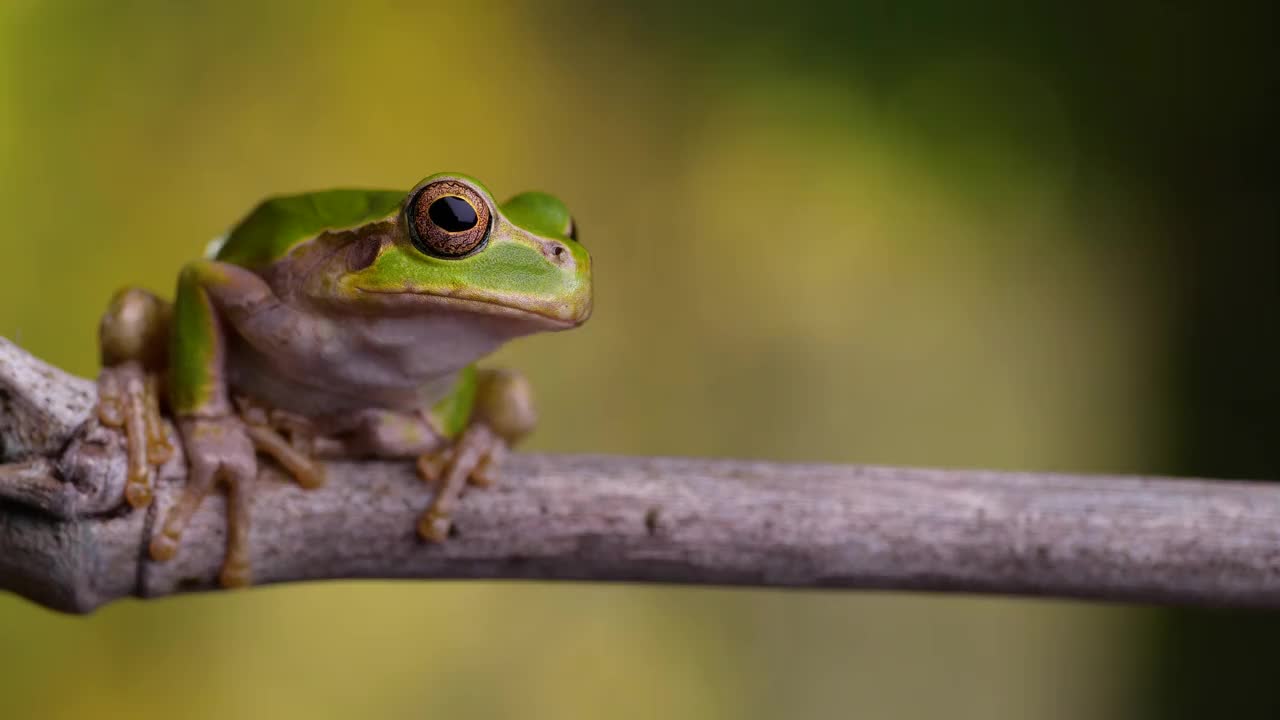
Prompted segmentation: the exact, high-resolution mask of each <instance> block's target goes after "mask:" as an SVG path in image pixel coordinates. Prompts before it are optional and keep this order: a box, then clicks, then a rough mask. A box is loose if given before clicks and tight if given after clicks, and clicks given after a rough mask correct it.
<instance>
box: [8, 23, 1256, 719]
mask: <svg viewBox="0 0 1280 720" xmlns="http://www.w3.org/2000/svg"><path fill="white" fill-rule="evenodd" d="M1275 14H1276V11H1275V10H1274V9H1273V5H1272V4H1268V3H1257V4H1255V5H1247V4H1230V3H1227V4H1222V3H1219V4H1201V5H1200V6H1191V5H1185V4H1169V3H1160V2H1153V1H1149V0H1139V1H1138V2H1133V3H1125V4H1120V5H1115V6H1107V5H1099V6H1098V7H1097V8H1095V9H1089V8H1088V7H1087V6H1081V5H1078V4H1058V3H1040V4H1038V5H1032V4H1025V3H1012V2H1009V3H951V2H941V1H939V2H930V1H925V0H912V1H910V2H898V3H893V2H830V3H828V2H801V1H799V0H797V1H796V2H790V3H760V4H757V3H742V2H728V1H727V0H707V1H705V2H697V3H690V2H672V1H670V0H656V1H653V2H645V3H632V4H628V3H621V2H613V3H592V2H576V1H574V0H551V1H548V2H526V3H518V2H516V3H500V2H484V1H481V2H470V3H443V2H409V1H407V0H369V1H366V2H359V3H342V2H333V1H327V0H326V1H321V0H310V1H307V2H272V3H262V2H232V1H228V0H223V1H221V2H217V1H212V0H210V1H205V2H195V1H188V2H180V3H174V2H141V1H137V0H97V1H94V0H83V1H80V2H70V1H64V2H53V1H50V2H39V1H35V0H3V2H0V219H2V221H3V225H4V229H3V231H2V232H0V267H3V269H4V273H3V280H2V281H0V334H3V335H5V336H7V337H10V338H13V339H16V340H17V341H19V342H20V343H22V344H23V345H25V346H26V347H28V348H29V349H31V350H32V351H34V352H35V353H37V354H38V355H40V356H42V357H44V358H46V359H48V360H50V361H53V362H55V363H57V364H59V365H61V366H63V367H66V368H68V369H70V370H73V371H75V372H79V373H82V374H92V373H94V372H95V370H96V358H95V349H94V330H95V323H96V318H97V315H98V313H99V311H100V310H101V308H102V306H103V304H104V301H105V299H106V298H107V297H108V296H109V294H110V293H111V291H112V290H113V289H115V288H116V287H118V286H120V285H122V284H126V283H137V284H142V285H144V286H147V287H150V288H152V289H155V290H157V291H161V292H165V293H166V294H168V293H170V292H171V290H170V288H171V287H172V284H173V280H174V278H175V274H176V272H177V270H178V268H179V267H180V265H181V264H182V263H183V262H184V261H186V260H188V259H191V258H192V257H194V256H195V255H196V254H197V253H199V252H200V251H201V249H202V248H203V245H204V243H205V241H206V240H207V239H208V238H210V237H212V236H214V235H216V234H218V233H220V232H221V231H223V230H224V229H225V228H226V227H227V226H228V225H229V224H230V223H232V222H233V221H235V220H236V219H237V218H238V217H239V216H240V214H241V213H243V212H244V211H245V210H246V209H247V208H249V207H250V206H251V205H252V204H253V203H254V202H255V201H256V200H257V199H259V198H260V197H262V196H263V195H266V194H270V193H278V192H287V191H300V190H306V189H319V188H325V187H331V186H375V187H405V188H407V187H408V186H410V185H412V184H413V183H414V182H415V181H417V180H418V179H419V178H420V177H422V176H424V175H427V174H429V173H432V172H435V171H438V170H444V169H456V170H463V171H466V172H468V173H471V174H474V175H476V176H478V177H480V178H481V179H483V180H484V181H485V182H486V183H487V184H488V185H489V186H490V187H491V188H493V189H494V190H495V191H496V192H497V193H498V194H499V195H504V196H505V195H510V194H514V193H515V192H518V191H520V190H524V189H532V188H540V189H547V190H551V191H554V192H555V193H557V194H558V195H560V196H561V197H563V198H564V199H565V200H566V201H567V202H568V203H569V205H570V207H572V208H573V209H574V213H575V215H576V216H577V219H578V222H579V225H580V227H581V232H582V237H583V239H584V241H585V242H586V243H587V245H588V247H589V248H590V249H591V251H592V252H593V254H594V257H595V262H596V267H597V273H598V274H597V278H598V280H597V287H598V296H597V304H596V308H597V309H596V314H595V317H594V318H593V319H592V320H591V322H590V323H588V324H587V325H586V326H585V327H583V328H582V329H580V330H577V331H574V332H572V333H568V334H563V335H556V336H547V337H537V338H531V339H528V340H525V341H522V342H519V343H517V344H515V345H513V346H511V347H510V348H508V349H504V350H503V351H502V352H501V353H500V360H501V361H503V362H506V363H510V364H513V365H518V366H520V367H521V368H523V369H524V370H525V371H527V372H528V373H529V374H530V375H531V376H532V378H533V380H534V382H535V384H536V387H537V389H538V390H539V396H540V401H541V407H542V412H543V418H544V422H543V425H542V428H541V429H540V430H539V432H538V433H537V434H536V436H535V437H534V438H533V439H532V441H531V442H530V443H529V446H530V447H531V448H535V449H539V450H555V451H565V452H574V451H591V452H612V453H636V454H687V455H727V456H743V457H759V458H771V459H777V460H821V461H833V462H872V463H890V464H905V465H933V466H965V467H970V466H972V467H990V468H1010V469H1013V468H1017V469H1046V470H1063V471H1079V472H1088V471H1107V472H1146V473H1155V472H1159V473H1178V474H1200V475H1207V476H1216V477H1245V478H1258V479H1266V478H1270V479H1276V478H1280V449H1278V446H1280V443H1278V442H1277V440H1280V423H1278V421H1277V419H1276V417H1277V416H1276V408H1277V406H1278V401H1280V377H1278V375H1280V372H1278V371H1280V322H1278V321H1277V320H1278V312H1277V311H1278V309H1280V219H1278V217H1280V215H1278V211H1277V207H1278V206H1280V202H1278V201H1280V190H1278V186H1277V182H1276V178H1277V174H1276V170H1275V168H1276V166H1277V160H1280V158H1278V157H1277V153H1276V152H1275V146H1274V144H1273V143H1272V142H1271V141H1272V140H1273V139H1274V136H1275V128H1276V127H1277V126H1278V125H1277V122H1276V120H1277V118H1276V114H1275V112H1274V105H1275V102H1276V98H1277V97H1280V92H1277V91H1278V88H1277V82H1276V75H1275V73H1274V72H1273V71H1271V70H1270V67H1271V66H1273V65H1280V63H1277V62H1276V60H1277V57H1276V56H1277V55H1280V49H1278V45H1277V43H1276V42H1275V28H1276V27H1280V23H1277V22H1276V21H1277V18H1276V17H1274V15H1275ZM1278 647H1280V622H1278V621H1277V620H1276V619H1275V618H1274V617H1271V616H1263V615H1251V614H1245V613H1228V612H1216V613H1210V612H1173V611H1168V610H1155V609H1150V608H1139V607H1126V606H1114V605H1113V606H1106V605H1100V604H1086V603H1067V602H1046V601H1034V600H1019V599H1001V598H973V597H941V596H924V595H899V594H888V593H844V594H842V593H832V592H786V593H783V592H757V591H746V590H705V589H701V590H690V589H672V588H665V589H663V588H647V587H639V586H636V587H617V586H615V587H595V586H590V585H585V584H558V585H554V586H553V585H548V584H499V583H494V584H484V583H439V582H433V583H368V582H364V583H327V584H315V585H309V586H295V587H280V588H269V589H259V590H254V591H251V592H245V593H237V594H234V595H221V596H198V597H184V598H178V599H168V600H164V601H158V602H151V603H143V602H122V603H119V604H116V605H113V606H111V607H108V608H106V609H104V610H102V611H100V612H98V613H97V614H95V615H93V616H92V617H88V618H69V617H64V616H59V615H56V614H53V613H50V612H48V611H45V610H43V609H40V608H37V607H34V606H32V605H30V604H27V603H25V602H23V601H21V600H19V599H18V598H16V597H12V596H4V597H0V717H3V718H6V719H7V718H28V717H30V718H83V717H112V716H127V717H131V718H173V717H190V718H225V717H246V716H255V715H256V716H273V717H280V718H321V717H351V716H355V715H357V714H359V715H367V716H370V717H387V718H411V717H414V718H416V717H431V716H440V715H441V714H448V715H449V716H452V717H467V718H470V717H479V718H483V717H514V716H519V717H524V718H531V719H532V718H597V717H621V718H629V717H634V718H654V717H664V718H775V717H860V718H949V719H953V720H959V719H961V718H982V719H995V718H1099V719H1101V718H1165V717H1187V718H1192V717H1209V716H1214V717H1218V716H1222V717H1234V718H1244V717H1260V718H1261V717H1270V718H1274V717H1280V706H1278V705H1277V702H1278V698H1280V694H1277V693H1275V692H1274V690H1273V689H1272V688H1273V687H1274V682H1275V681H1276V676H1277V670H1278V668H1280V664H1278V663H1277V662H1276V658H1277V648H1278Z"/></svg>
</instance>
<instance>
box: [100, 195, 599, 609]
mask: <svg viewBox="0 0 1280 720" xmlns="http://www.w3.org/2000/svg"><path fill="white" fill-rule="evenodd" d="M591 306H592V298H591V259H590V257H589V255H588V254H587V251H586V249H585V248H584V247H583V246H582V244H581V243H580V242H579V241H578V238H577V231H576V227H575V225H574V221H573V218H572V216H571V215H570V214H569V211H568V209H567V208H566V207H565V205H564V203H562V202H561V201H560V200H558V199H556V198H555V197H553V196H551V195H548V194H546V193H541V192H526V193H522V194H519V195H516V196H514V197H512V198H511V199H509V200H507V201H506V202H505V203H502V204H501V205H499V204H498V203H496V202H494V199H493V196H492V195H491V194H490V193H489V191H488V190H487V189H485V187H484V186H483V185H481V184H480V183H479V182H477V181H476V180H474V179H473V178H470V177H468V176H466V175H461V174H457V173H444V174H438V175H432V176H430V177H428V178H426V179H425V180H423V181H422V182H420V183H418V184H417V185H416V186H415V187H414V188H413V189H411V190H410V191H409V192H407V193H406V192H403V191H394V190H388V191H382V190H329V191H324V192H312V193H306V194H301V195H289V196H280V197H274V198H271V199H268V200H266V201H264V202H262V203H261V204H259V205H258V206H257V207H256V208H255V209H254V210H253V211H252V212H250V213H249V215H248V216H247V217H245V218H244V220H242V221H241V222H240V223H239V224H238V225H236V226H235V227H234V228H233V229H232V230H231V231H230V232H229V233H228V234H227V235H226V236H225V238H224V239H223V240H222V241H217V242H215V243H214V244H212V245H211V248H210V252H208V253H206V257H205V258H204V259H201V260H197V261H195V262H192V263H189V264H187V265H186V266H185V267H184V268H183V269H182V271H181V273H180V275H179V277H178V283H177V293H176V296H175V299H174V301H173V302H172V304H170V303H168V302H166V301H164V300H162V299H160V298H158V297H156V296H155V295H153V294H151V293H149V292H147V291H145V290H141V289H137V288H127V289H124V290H121V291H120V292H118V293H117V294H116V295H115V296H114V297H113V298H112V300H111V302H110V304H109V307H108V309H107V311H106V313H105V314H104V316H103V318H102V322H101V324H100V326H99V340H100V348H101V355H102V364H103V370H102V373H101V375H100V376H99V379H98V390H99V404H98V416H99V418H100V420H101V422H102V423H103V424H104V425H107V426H110V427H113V428H118V429H119V430H120V432H121V433H122V434H123V436H124V440H125V446H126V449H127V455H128V468H129V470H128V479H127V482H126V486H125V487H126V489H125V500H126V501H127V502H128V503H129V504H130V505H132V506H133V507H135V508H140V507H145V506H147V505H149V504H150V503H151V501H152V497H153V492H152V483H153V478H154V474H155V468H156V467H157V466H158V465H160V464H162V463H164V462H165V461H166V460H167V459H168V458H169V457H170V455H171V453H172V450H173V448H172V447H171V446H169V444H168V440H167V438H166V434H165V432H164V429H163V424H162V421H161V414H160V413H161V412H162V409H166V408H167V409H168V410H169V411H170V412H172V414H173V415H174V417H175V419H176V424H177V427H178V431H179V437H180V440H181V443H182V446H183V450H184V451H185V455H186V459H187V463H188V466H189V467H188V469H189V473H188V479H187V483H186V486H185V487H184V489H183V490H182V493H181V495H180V497H179V499H178V500H177V502H176V503H175V504H174V506H173V507H172V508H171V509H170V510H169V511H168V513H167V516H166V517H165V518H163V521H162V522H161V524H160V525H159V530H158V531H157V532H156V534H155V535H154V536H153V538H152V539H151V544H150V554H151V557H152V558H153V559H155V560H157V561H163V560H166V559H169V558H171V557H173V555H174V554H175V553H176V552H177V550H178V547H179V544H180V540H181V538H182V533H183V530H184V528H185V527H186V525H187V523H188V521H189V520H190V518H191V517H192V515H193V513H194V512H195V511H196V509H197V508H198V507H199V505H200V503H201V502H202V500H203V499H204V498H205V497H206V496H207V495H208V494H209V493H210V492H211V491H212V490H213V488H214V487H215V485H216V484H217V483H218V482H219V481H221V482H222V483H224V484H225V486H226V490H227V497H228V502H227V508H228V510H227V524H228V527H227V548H226V556H225V560H224V563H223V567H222V570H221V573H220V576H219V577H220V581H221V583H222V584H223V585H224V586H228V587H232V586H240V585H245V584H248V583H249V582H251V578H252V572H251V568H250V565H249V552H248V548H249V545H248V543H249V531H250V528H249V522H248V508H249V504H250V502H251V492H252V482H253V480H254V478H255V476H256V474H257V471H258V457H259V455H262V456H264V457H266V458H269V459H270V460H271V461H274V462H275V463H278V464H279V465H280V466H281V467H282V468H283V469H284V470H286V471H287V473H288V474H289V475H291V476H292V477H293V478H294V479H295V480H296V481H297V482H298V483H299V484H301V485H302V486H304V487H314V486H317V485H319V484H320V483H322V482H323V465H322V464H321V462H320V460H322V459H325V458H355V457H381V458H414V459H416V461H417V463H416V465H417V469H418V473H419V475H421V477H422V478H423V479H424V480H426V481H428V482H433V483H437V484H438V489H437V491H436V492H435V494H434V496H433V499H432V500H431V502H430V505H429V507H427V508H426V510H425V512H424V513H423V515H422V518H421V520H420V521H419V523H418V532H419V534H420V535H421V536H422V537H423V538H424V539H426V540H428V541H434V542H439V541H443V540H444V539H445V537H446V536H447V534H448V531H449V518H448V513H449V509H450V506H451V504H452V503H454V502H455V501H456V498H457V496H458V494H459V493H460V492H461V490H462V488H463V486H464V485H466V484H467V483H468V482H470V483H472V484H476V485H481V486H483V485H487V484H489V483H491V482H493V481H494V480H496V479H497V476H498V472H499V469H500V466H501V463H502V459H503V456H504V454H505V453H506V451H507V449H508V448H509V447H510V446H511V445H512V444H513V443H515V442H516V441H517V440H519V439H520V438H521V437H523V436H524V435H526V434H527V433H528V432H529V431H530V430H531V429H532V428H533V425H534V420H535V415H534V408H533V404H532V399H531V393H530V389H529V385H528V383H527V381H526V380H525V379H524V378H523V377H522V376H521V375H519V374H517V373H515V372H511V371H505V370H493V369H477V368H476V366H475V362H476V361H477V360H478V359H480V358H481V357H483V356H485V355H487V354H489V353H490V352H492V351H493V350H495V349H497V348H498V346H500V345H501V344H502V343H504V342H506V341H507V340H511V339H513V338H516V337H519V336H522V335H528V334H530V333H536V332H542V331H551V330H564V329H568V328H572V327H575V326H577V325H580V324H581V323H583V322H585V321H586V319H587V318H588V316H589V315H590V314H591Z"/></svg>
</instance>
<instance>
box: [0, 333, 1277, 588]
mask: <svg viewBox="0 0 1280 720" xmlns="http://www.w3.org/2000/svg"><path fill="white" fill-rule="evenodd" d="M92 402H93V386H92V384H91V383H89V382H88V381H86V380H83V379H80V378H75V377H72V376H68V375H66V374H64V373H62V372H60V371H58V370H56V369H53V368H50V367H49V366H47V365H45V364H44V363H42V362H40V361H39V360H37V359H35V358H33V357H31V356H30V355H28V354H27V353H25V352H24V351H22V350H21V349H20V348H18V347H17V346H15V345H13V344H12V343H9V342H8V341H5V340H3V339H2V338H0V461H3V462H4V463H7V464H3V465H0V589H7V590H10V591H13V592H17V593H19V594H21V595H23V596H25V597H28V598H30V599H32V600H33V601H35V602H38V603H41V604H43V605H46V606H48V607H52V608H56V609H59V610H63V611H68V612H88V611H91V610H93V609H94V608H97V607H99V606H101V605H102V604H104V603H107V602H110V601H111V600H114V599H116V598H120V597H125V596H131V595H135V596H141V597H157V596H163V595H169V594H172V593H176V592H181V591H187V590H204V589H211V588H213V587H214V586H215V579H216V575H217V571H218V567H219V564H220V562H221V558H222V553H223V504H222V501H221V498H220V497H219V498H212V499H210V500H209V501H206V503H205V505H204V506H203V508H202V509H201V510H200V513H199V514H198V516H197V517H196V519H195V520H194V521H193V524H192V527H191V529H190V530H189V531H188V535H187V537H186V538H185V539H184V542H183V545H182V548H181V550H180V551H179V554H178V557H177V558H175V559H174V560H172V561H170V562H167V563H155V562H151V561H149V560H147V559H146V553H145V548H146V545H147V542H148V539H149V535H150V533H151V530H152V527H153V526H154V524H155V521H156V518H157V513H159V512H163V511H164V510H166V509H167V508H168V506H169V505H170V504H171V503H172V502H173V500H174V499H175V496H176V493H177V490H178V489H179V488H180V486H181V483H182V481H183V477H184V470H183V464H182V458H181V457H180V456H179V457H176V458H175V459H174V460H173V461H172V462H170V464H169V465H167V466H166V467H165V468H164V469H163V471H162V473H161V478H160V480H159V487H158V491H157V503H156V504H155V505H153V506H152V508H151V509H150V510H148V511H142V512H129V511H126V510H125V509H124V508H122V507H121V504H120V503H119V498H120V492H121V489H122V485H123V473H124V455H123V448H122V445H121V443H120V441H119V439H118V438H117V437H116V435H115V434H114V433H111V432H109V431H107V430H105V429H103V428H101V427H98V426H97V424H96V423H95V422H94V421H92V420H90V419H89V417H90V408H91V406H92ZM429 499H430V490H429V489H428V488H427V487H426V486H424V485H423V484H422V483H421V482H420V481H418V480H417V479H416V477H415V475H414V473H413V470H412V468H411V467H410V465H409V463H387V462H363V463H340V464H333V465H330V469H329V473H328V482H327V484H326V485H325V487H323V488H321V489H318V490H311V491H306V490H302V489H300V488H298V487H297V486H296V485H293V484H291V483H287V482H285V481H284V480H283V478H282V477H281V476H279V475H273V474H271V473H270V472H265V473H264V474H263V476H262V477H261V478H260V480H259V482H258V488H257V495H256V499H255V502H254V506H253V522H254V534H253V538H252V544H253V564H254V569H255V580H256V581H257V582H258V583H275V582H291V581H298V580H315V579H325V578H536V579H578V580H604V581H612V580H631V581H652V582H668V583H689V584H725V585H749V586H757V587H765V586H783V587H826V588H887V589H899V590H902V589H910V590H937V591H963V592H980V593H1002V594H1028V595H1045V596H1058V597H1083V598H1098V599H1107V600H1134V601H1148V602H1163V603H1178V604H1205V605H1253V606H1269V607H1280V486H1276V485H1272V484H1262V483H1241V482H1227V481H1203V480H1176V479H1168V478H1140V477H1107V476H1070V475H1060V474H1043V473H997V472H984V471H971V470H920V469H909V468H888V467H863V466H840V465H816V464H813V465H796V464H789V465H788V464H778V463H768V462H748V461H735V460H695V459H674V458H635V457H606V456H552V455H518V456H516V457H514V458H512V460H511V465H510V470H509V472H508V473H507V477H506V480H505V482H503V483H502V484H501V485H500V486H499V487H495V488H490V489H486V490H477V491H473V492H470V493H469V494H468V495H467V497H466V498H465V500H464V501H463V502H462V503H461V504H460V506H459V507H458V509H457V511H456V513H455V516H454V517H455V521H456V524H457V526H458V531H459V534H458V536H457V537H454V538H452V539H451V540H450V541H449V542H447V543H444V544H442V545H438V546H432V545H427V544H424V543H423V542H421V541H419V540H418V539H417V536H416V535H415V533H414V525H415V521H416V519H417V517H418V515H419V513H420V512H421V511H422V509H423V508H425V507H426V505H427V502H428V500H429Z"/></svg>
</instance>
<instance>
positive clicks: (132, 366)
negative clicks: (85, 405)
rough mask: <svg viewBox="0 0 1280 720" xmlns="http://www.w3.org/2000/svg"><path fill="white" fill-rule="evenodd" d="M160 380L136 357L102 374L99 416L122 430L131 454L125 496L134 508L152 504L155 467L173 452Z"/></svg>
mask: <svg viewBox="0 0 1280 720" xmlns="http://www.w3.org/2000/svg"><path fill="white" fill-rule="evenodd" d="M159 385H160V380H159V377H158V376H157V375H156V374H155V373H152V372H146V371H145V370H143V369H142V366H141V365H140V364H139V363H137V362H133V361H129V362H124V363H120V364H118V365H114V366H111V367H106V368H103V370H102V373H101V374H100V375H99V376H98V408H97V415H98V420H99V422H101V423H102V424H103V425H105V426H107V427H110V428H115V429H117V430H121V431H123V433H124V437H125V450H126V454H127V457H128V460H127V468H128V471H127V473H126V479H125V486H124V498H125V501H126V502H128V503H129V505H130V506H131V507H133V508H145V507H147V506H148V505H150V504H151V501H152V498H153V497H154V495H155V493H154V492H153V490H152V482H153V479H154V476H155V469H156V468H157V467H159V466H160V465H163V464H164V463H166V462H168V461H169V458H170V457H172V456H173V445H172V444H170V443H169V436H168V433H166V432H165V426H164V421H163V419H162V418H161V416H160V387H159Z"/></svg>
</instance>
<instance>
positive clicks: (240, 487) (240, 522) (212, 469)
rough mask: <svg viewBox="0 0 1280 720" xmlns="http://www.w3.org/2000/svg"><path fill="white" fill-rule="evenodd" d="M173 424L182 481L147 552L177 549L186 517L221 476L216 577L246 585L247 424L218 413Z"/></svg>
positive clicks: (251, 464) (253, 469) (162, 555)
mask: <svg viewBox="0 0 1280 720" xmlns="http://www.w3.org/2000/svg"><path fill="white" fill-rule="evenodd" d="M178 428H179V430H180V431H181V433H182V439H183V445H184V447H185V449H186V452H187V462H188V465H189V472H188V475H187V484H186V487H185V488H183V490H182V494H181V495H180V496H179V498H178V501H177V502H176V503H175V504H174V506H173V507H172V508H170V510H169V513H168V515H167V516H166V517H165V519H164V523H163V525H162V526H161V528H160V532H159V533H157V534H156V535H155V536H154V537H153V538H152V539H151V547H150V551H151V557H152V559H154V560H157V561H165V560H168V559H170V558H172V557H173V556H174V554H176V553H177V551H178V546H179V545H180V544H181V541H182V533H183V531H185V530H186V528H187V524H188V523H189V522H190V521H191V516H192V515H194V514H195V512H196V510H197V509H199V507H200V503H202V502H203V501H204V499H205V497H206V496H208V494H209V493H210V492H211V491H212V490H213V487H214V485H216V484H217V483H218V481H219V480H221V481H222V482H223V483H225V484H226V486H227V554H226V558H225V559H224V560H223V564H222V572H221V573H220V575H219V581H220V582H221V583H222V586H223V587H229V588H230V587H241V586H244V585H248V584H249V583H250V581H251V577H252V574H251V571H250V567H249V542H248V541H249V500H250V495H251V492H252V483H253V480H254V478H255V476H256V475H257V471H258V461H257V454H256V452H255V451H254V445H253V442H252V441H251V440H250V438H249V433H248V432H247V429H246V426H245V424H244V422H243V421H241V420H240V418H238V417H235V416H233V415H221V416H216V417H186V418H181V419H180V420H179V422H178Z"/></svg>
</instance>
